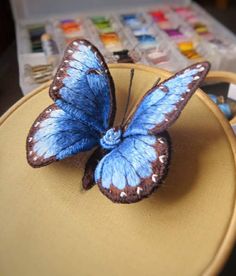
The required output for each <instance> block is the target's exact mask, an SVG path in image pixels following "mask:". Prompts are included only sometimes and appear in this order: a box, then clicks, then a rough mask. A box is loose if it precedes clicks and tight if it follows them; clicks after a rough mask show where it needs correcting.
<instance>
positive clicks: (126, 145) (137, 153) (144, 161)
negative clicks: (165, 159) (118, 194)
mask: <svg viewBox="0 0 236 276" xmlns="http://www.w3.org/2000/svg"><path fill="white" fill-rule="evenodd" d="M156 141H157V140H156V137H155V136H152V135H148V136H143V135H138V136H132V137H128V138H126V139H125V140H123V141H122V142H121V143H120V144H119V145H118V146H117V147H116V148H114V149H113V150H112V151H111V152H110V153H108V154H107V155H106V156H105V157H103V159H102V160H101V161H100V162H99V164H98V166H97V168H96V170H95V181H96V182H98V181H101V185H102V187H104V188H107V189H109V188H110V185H111V184H113V185H114V186H115V187H116V188H118V189H120V190H122V189H124V187H125V186H126V185H128V186H131V187H135V186H137V185H139V184H140V181H141V179H142V178H147V177H150V176H151V174H152V173H153V171H152V162H155V161H156V160H157V158H158V156H157V153H156V150H155V148H154V147H153V146H154V145H155V143H156Z"/></svg>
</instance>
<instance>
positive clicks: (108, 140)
mask: <svg viewBox="0 0 236 276" xmlns="http://www.w3.org/2000/svg"><path fill="white" fill-rule="evenodd" d="M121 135H122V132H121V130H120V129H118V130H115V129H114V128H111V129H109V130H108V131H107V132H106V133H105V134H104V136H103V137H102V138H101V139H100V145H101V146H102V147H103V148H104V149H108V150H111V149H114V148H116V147H117V146H118V145H119V144H120V142H121Z"/></svg>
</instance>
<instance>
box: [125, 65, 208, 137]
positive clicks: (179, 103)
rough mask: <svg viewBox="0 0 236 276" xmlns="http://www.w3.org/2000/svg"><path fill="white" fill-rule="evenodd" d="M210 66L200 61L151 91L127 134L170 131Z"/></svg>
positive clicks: (135, 115)
mask: <svg viewBox="0 0 236 276" xmlns="http://www.w3.org/2000/svg"><path fill="white" fill-rule="evenodd" d="M209 68H210V65H209V63H208V62H202V63H196V64H194V65H191V66H189V67H188V68H185V69H183V70H181V71H180V72H178V73H177V74H175V75H174V76H172V77H171V78H169V79H167V80H165V81H163V82H162V83H160V84H158V85H157V86H156V87H154V88H152V89H151V90H150V91H148V92H147V93H146V94H145V96H144V97H143V99H142V100H141V101H140V103H139V104H138V106H137V109H136V110H135V111H134V113H133V115H131V117H130V119H128V122H127V123H126V126H125V133H124V137H128V136H132V135H136V134H142V135H148V134H158V133H161V132H162V131H164V130H166V129H167V128H168V127H169V126H170V125H171V124H172V123H173V122H174V121H175V120H176V119H177V118H178V117H179V115H180V113H181V111H182V109H183V108H184V106H185V105H186V103H187V102H188V100H189V99H190V97H191V96H192V95H193V93H194V92H195V90H196V89H197V88H198V86H199V85H200V83H201V82H202V80H203V79H204V78H205V76H206V74H207V72H208V70H209Z"/></svg>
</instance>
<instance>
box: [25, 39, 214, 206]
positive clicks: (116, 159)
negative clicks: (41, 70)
mask: <svg viewBox="0 0 236 276" xmlns="http://www.w3.org/2000/svg"><path fill="white" fill-rule="evenodd" d="M209 68H210V65H209V63H208V62H201V63H196V64H194V65H191V66H189V67H188V68H185V69H183V70H181V71H180V72H178V73H177V74H175V75H174V76H172V77H171V78H169V79H167V80H165V81H163V82H162V83H160V84H158V83H156V84H155V85H154V86H153V87H152V88H151V89H150V90H149V91H148V92H147V93H146V94H145V95H144V96H143V98H142V99H141V100H140V102H139V103H138V105H137V107H136V108H135V110H134V111H133V112H132V113H131V114H130V115H129V116H128V117H127V118H125V116H124V120H123V122H122V123H121V125H120V126H117V127H114V126H113V122H114V118H115V112H116V99H115V89H114V84H113V80H112V77H111V74H110V72H109V69H108V67H107V65H106V63H105V60H104V58H103V56H102V55H101V53H100V52H99V51H98V49H97V48H96V47H95V46H93V45H92V44H91V43H89V42H88V41H86V40H83V39H77V40H75V41H73V42H71V43H70V44H69V46H68V47H67V49H66V51H65V54H64V57H63V59H62V62H61V64H60V66H59V68H58V71H57V73H56V75H55V78H54V80H53V82H52V84H51V87H50V90H49V95H50V97H51V98H52V99H53V100H54V102H55V103H54V104H52V105H50V106H48V107H47V108H46V109H45V110H44V111H43V112H42V113H41V114H40V115H39V116H38V118H37V119H36V120H35V122H34V123H33V125H32V127H31V129H30V131H29V134H28V137H27V144H26V149H27V160H28V163H29V164H30V165H31V166H32V167H34V168H37V167H42V166H45V165H48V164H50V163H52V162H54V161H58V160H62V159H64V158H67V157H69V156H72V155H75V154H77V153H79V152H84V151H89V150H91V149H93V148H95V150H94V152H93V154H92V155H91V157H90V158H89V159H88V161H87V164H86V166H85V172H84V177H83V181H82V182H83V187H84V189H86V190H87V189H89V188H91V187H92V186H93V185H94V184H97V185H98V186H99V189H100V190H101V192H102V193H103V194H104V195H106V196H107V197H108V198H109V199H111V200H112V201H113V202H118V203H132V202H137V201H139V200H141V199H143V198H145V197H148V196H149V195H150V194H151V193H152V192H153V191H154V190H155V189H156V188H158V186H160V184H161V182H162V181H163V179H164V177H165V176H166V174H167V170H168V166H169V162H170V153H171V151H170V137H169V135H168V132H167V131H166V130H167V128H168V127H169V126H170V125H171V124H172V123H173V122H174V121H175V120H176V119H177V118H178V117H179V115H180V113H181V111H182V109H183V108H184V106H185V105H186V103H187V101H188V100H189V99H190V97H191V96H192V94H193V93H194V91H195V90H196V89H197V88H198V86H199V85H200V83H201V82H202V80H203V79H204V78H205V76H206V74H207V72H208V71H209ZM131 84H132V74H131V81H130V87H129V93H130V90H131ZM126 110H127V108H126Z"/></svg>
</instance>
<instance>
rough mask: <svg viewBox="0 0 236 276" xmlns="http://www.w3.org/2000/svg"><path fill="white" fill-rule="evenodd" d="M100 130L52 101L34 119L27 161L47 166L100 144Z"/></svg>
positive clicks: (28, 142)
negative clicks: (86, 123) (76, 117)
mask: <svg viewBox="0 0 236 276" xmlns="http://www.w3.org/2000/svg"><path fill="white" fill-rule="evenodd" d="M99 137H100V135H99V133H98V132H95V131H94V130H93V129H91V128H89V127H88V126H87V125H85V124H84V123H82V122H80V121H78V120H77V119H75V118H74V117H72V116H71V115H70V114H69V113H66V112H65V111H64V110H62V109H60V108H59V107H58V106H57V105H55V104H53V105H50V106H49V107H47V108H46V109H45V110H44V111H43V112H42V113H41V114H40V115H39V116H38V118H37V119H36V120H35V122H34V124H33V125H32V127H31V129H30V132H29V134H28V137H27V160H28V162H29V164H30V165H31V166H32V167H41V166H45V165H47V164H49V163H51V162H53V161H57V160H61V159H64V158H66V157H68V156H71V155H74V154H76V153H78V152H82V151H87V150H89V149H91V148H93V147H94V146H96V145H97V144H98V141H99Z"/></svg>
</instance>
